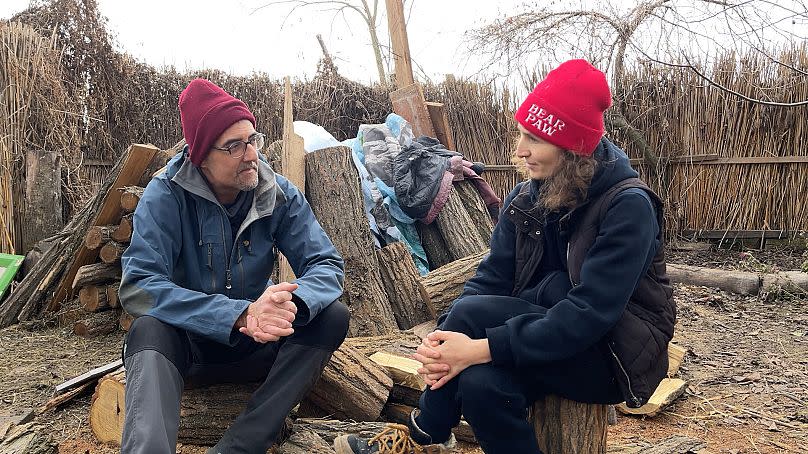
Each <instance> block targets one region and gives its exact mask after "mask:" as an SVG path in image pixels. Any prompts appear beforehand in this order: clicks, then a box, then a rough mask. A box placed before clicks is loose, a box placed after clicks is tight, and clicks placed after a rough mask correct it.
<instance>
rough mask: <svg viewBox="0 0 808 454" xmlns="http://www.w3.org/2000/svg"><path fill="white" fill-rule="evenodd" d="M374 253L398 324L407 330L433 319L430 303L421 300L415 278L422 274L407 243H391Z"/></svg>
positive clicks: (417, 278)
mask: <svg viewBox="0 0 808 454" xmlns="http://www.w3.org/2000/svg"><path fill="white" fill-rule="evenodd" d="M376 256H377V257H378V259H379V272H380V273H381V277H382V284H383V285H384V289H385V291H386V293H387V299H388V300H389V301H390V307H391V308H392V309H393V316H395V318H396V323H398V327H399V328H401V329H408V328H410V327H412V326H414V325H417V324H419V323H421V322H423V321H425V320H430V319H433V318H435V314H434V313H433V312H432V306H430V305H429V304H427V303H426V302H425V301H424V298H423V296H422V294H421V292H420V291H419V287H418V280H419V279H420V277H421V276H420V275H419V274H418V269H416V268H415V263H413V261H412V257H411V256H410V251H409V249H407V246H405V245H404V243H403V242H400V241H399V242H396V243H392V244H389V245H387V246H385V247H383V248H381V249H380V250H378V251H376Z"/></svg>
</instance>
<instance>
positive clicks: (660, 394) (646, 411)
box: [617, 378, 687, 416]
mask: <svg viewBox="0 0 808 454" xmlns="http://www.w3.org/2000/svg"><path fill="white" fill-rule="evenodd" d="M686 387H687V383H686V382H685V381H684V380H681V379H678V378H664V379H662V383H660V384H659V386H657V389H656V391H654V394H653V395H652V396H651V398H650V399H649V400H648V403H646V404H645V405H643V406H642V407H640V408H629V407H628V406H626V404H625V403H622V404H618V405H617V409H618V410H619V411H620V412H621V413H624V414H627V415H642V416H656V415H657V414H659V412H661V411H662V410H663V409H664V408H665V407H667V406H668V405H670V404H671V403H672V402H673V401H674V400H676V399H677V398H678V397H679V396H681V395H682V394H683V393H684V392H685V388H686Z"/></svg>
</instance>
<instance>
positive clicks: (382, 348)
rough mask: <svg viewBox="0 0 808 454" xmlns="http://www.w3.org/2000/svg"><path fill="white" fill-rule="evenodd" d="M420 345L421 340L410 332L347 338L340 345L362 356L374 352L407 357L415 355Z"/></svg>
mask: <svg viewBox="0 0 808 454" xmlns="http://www.w3.org/2000/svg"><path fill="white" fill-rule="evenodd" d="M420 344H421V338H420V337H418V336H417V335H416V334H414V333H413V332H411V331H395V332H393V333H390V334H385V335H381V336H365V337H349V338H347V339H345V342H343V343H342V345H343V346H346V347H351V348H354V349H356V350H358V351H359V353H361V354H362V355H364V356H368V357H369V356H370V355H372V354H374V353H376V352H387V353H391V354H394V355H402V356H407V355H411V354H413V353H415V350H416V349H417V348H418V346H419V345H420Z"/></svg>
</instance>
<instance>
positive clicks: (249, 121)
mask: <svg viewBox="0 0 808 454" xmlns="http://www.w3.org/2000/svg"><path fill="white" fill-rule="evenodd" d="M179 109H180V117H181V121H182V130H183V135H184V136H185V140H186V143H187V146H186V147H185V149H184V150H183V151H182V152H181V153H179V154H177V156H175V157H174V158H173V159H172V160H171V161H170V162H169V163H168V165H167V168H166V172H165V173H164V174H162V175H160V176H157V177H155V178H154V179H152V181H151V182H150V183H149V185H148V186H147V187H146V190H145V192H144V193H143V197H142V198H141V200H140V203H139V204H138V207H137V210H136V211H135V217H134V233H133V235H132V243H131V245H130V246H129V248H128V249H127V251H126V253H125V254H124V256H123V258H122V265H123V279H122V282H121V288H120V299H121V303H122V304H123V307H124V309H126V311H127V312H129V313H130V314H132V315H133V316H135V317H138V318H137V319H136V320H135V321H134V323H133V324H132V326H131V329H130V331H129V334H128V335H127V338H126V343H125V345H124V353H123V356H124V364H125V366H126V381H127V383H126V415H125V423H124V429H123V440H122V443H121V451H122V452H124V453H144V454H155V453H174V452H175V447H176V442H177V430H178V426H179V414H180V397H181V394H182V390H183V388H184V387H185V386H186V385H190V386H197V385H205V384H211V383H219V382H247V381H259V380H263V383H262V384H261V385H260V387H259V388H258V389H257V390H256V391H255V393H253V395H252V396H251V397H250V400H249V402H248V403H247V407H246V409H245V410H244V411H243V412H242V413H241V414H240V415H239V416H238V417H237V418H236V420H235V421H234V422H233V424H232V425H231V426H230V428H229V429H228V430H227V431H226V432H225V434H224V435H223V436H222V438H221V440H219V442H218V443H217V444H216V446H214V447H212V448H211V449H210V450H209V451H208V452H209V453H226V454H230V453H265V452H266V451H267V449H268V448H269V446H270V445H271V444H272V443H273V442H274V441H275V439H276V438H277V437H278V435H279V433H280V429H281V427H282V426H283V423H284V419H285V418H286V416H287V414H288V413H289V411H290V410H291V409H292V408H293V407H294V406H295V405H297V403H298V402H299V401H300V400H301V399H302V398H303V397H304V396H305V394H306V392H307V391H308V390H309V389H310V388H311V386H312V385H313V384H314V382H315V381H316V380H317V378H318V377H319V376H320V374H321V372H322V370H323V368H324V367H325V365H326V364H327V363H328V360H329V359H330V358H331V354H332V353H333V352H334V350H336V349H337V348H338V347H339V345H340V344H341V343H342V341H343V339H344V338H345V335H346V333H347V331H348V319H349V313H348V309H347V308H346V307H345V305H343V304H341V303H339V302H337V301H336V300H337V298H338V297H339V296H340V295H341V294H342V283H343V278H344V274H343V261H342V259H341V258H340V256H339V255H338V253H337V251H336V249H335V248H334V245H333V244H332V243H331V241H330V240H329V238H328V237H327V236H326V234H325V232H324V231H323V229H322V227H321V226H320V224H319V223H318V222H317V219H315V217H314V214H313V213H312V210H311V207H310V206H309V205H308V203H307V202H306V199H305V197H304V196H303V194H302V193H301V192H300V191H299V190H298V189H297V188H296V187H294V186H293V185H292V184H291V183H290V182H289V181H287V180H286V179H285V178H283V177H282V176H280V175H276V174H275V173H274V172H273V171H272V168H271V167H270V166H269V165H268V164H267V163H266V162H265V161H264V160H263V159H262V158H261V157H260V152H261V148H262V147H263V145H264V136H263V135H262V134H260V133H258V132H256V130H255V117H254V116H253V114H252V113H251V112H250V111H249V109H248V108H247V105H246V104H244V103H243V102H242V101H240V100H238V99H236V98H234V97H233V96H231V95H229V94H228V93H226V92H225V91H224V90H222V89H221V88H219V87H218V86H216V85H214V84H213V83H211V82H209V81H207V80H203V79H196V80H193V81H191V83H190V84H188V86H187V87H186V88H185V90H184V91H183V92H182V94H181V95H180V98H179ZM273 246H276V247H277V248H278V250H279V251H280V252H282V253H283V254H284V256H286V257H287V258H288V259H289V263H290V264H291V265H292V268H293V270H294V272H295V275H296V276H298V278H297V279H295V280H294V281H293V282H281V283H278V284H274V283H273V282H272V281H271V280H269V275H270V273H271V272H272V269H273V267H274V266H275V263H274V260H273V254H272V248H273Z"/></svg>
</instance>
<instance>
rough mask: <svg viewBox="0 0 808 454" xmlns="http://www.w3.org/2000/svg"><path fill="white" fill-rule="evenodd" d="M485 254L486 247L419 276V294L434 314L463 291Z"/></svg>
mask: <svg viewBox="0 0 808 454" xmlns="http://www.w3.org/2000/svg"><path fill="white" fill-rule="evenodd" d="M486 254H488V250H487V249H486V250H484V251H482V252H478V253H476V254H474V255H470V256H468V257H466V258H463V259H460V260H456V261H454V262H452V263H450V264H448V265H445V266H442V267H440V268H438V269H436V270H433V271H430V272H429V274H427V275H426V276H422V277H421V280H420V289H421V295H422V296H423V298H424V300H425V301H427V302H428V303H429V305H430V306H432V310H433V311H435V313H436V314H442V313H443V312H444V311H446V309H448V308H449V305H451V304H452V301H454V300H455V299H457V297H459V296H460V294H461V293H463V286H464V285H466V281H468V280H469V279H471V278H472V277H473V276H474V273H476V272H477V267H478V266H480V262H481V261H482V259H483V257H485V255H486Z"/></svg>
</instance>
